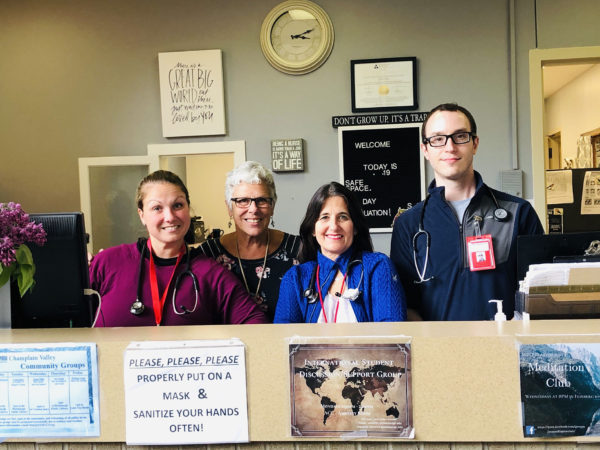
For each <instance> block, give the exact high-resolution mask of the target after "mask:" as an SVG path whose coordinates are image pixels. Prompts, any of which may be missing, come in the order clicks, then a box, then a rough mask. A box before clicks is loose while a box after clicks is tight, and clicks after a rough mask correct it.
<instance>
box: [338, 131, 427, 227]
mask: <svg viewBox="0 0 600 450" xmlns="http://www.w3.org/2000/svg"><path fill="white" fill-rule="evenodd" d="M420 142H421V123H407V124H397V125H374V126H360V127H339V128H338V146H339V158H340V182H341V183H343V184H344V185H345V186H346V187H347V188H348V189H350V190H351V191H353V192H354V193H355V194H356V195H357V197H358V198H359V200H360V204H361V206H362V210H363V213H364V214H365V217H366V218H367V223H368V224H369V228H370V231H371V232H374V233H389V232H391V231H392V226H393V221H394V217H395V216H396V213H398V210H399V209H401V210H403V209H408V208H410V207H412V206H413V205H415V204H416V203H418V202H419V201H421V200H422V199H423V198H424V196H425V162H424V157H423V155H422V153H421V148H420Z"/></svg>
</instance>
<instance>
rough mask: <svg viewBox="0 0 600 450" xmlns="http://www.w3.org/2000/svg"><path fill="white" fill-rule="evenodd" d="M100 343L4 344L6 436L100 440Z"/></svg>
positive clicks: (0, 399) (0, 429)
mask: <svg viewBox="0 0 600 450" xmlns="http://www.w3.org/2000/svg"><path fill="white" fill-rule="evenodd" d="M97 373H98V368H97V355H96V345H95V344H81V343H78V344H15V345H3V346H0V435H1V436H5V437H47V436H52V437H55V436H62V437H79V436H99V434H100V426H99V412H98V375H97Z"/></svg>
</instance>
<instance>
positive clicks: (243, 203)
mask: <svg viewBox="0 0 600 450" xmlns="http://www.w3.org/2000/svg"><path fill="white" fill-rule="evenodd" d="M230 200H231V201H232V202H234V203H235V205H236V206H237V207H238V208H250V205H251V204H252V202H254V203H255V204H256V207H257V208H264V207H266V206H272V205H273V199H272V198H271V197H256V198H250V197H236V198H230Z"/></svg>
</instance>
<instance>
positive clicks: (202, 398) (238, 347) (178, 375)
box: [123, 339, 248, 445]
mask: <svg viewBox="0 0 600 450" xmlns="http://www.w3.org/2000/svg"><path fill="white" fill-rule="evenodd" d="M244 355H245V352H244V344H243V343H242V342H241V341H240V340H239V339H229V340H214V341H160V342H132V343H131V344H129V346H128V347H127V349H126V351H125V356H124V358H125V359H124V365H123V367H124V377H125V407H126V441H127V444H128V445H186V444H217V443H238V442H248V402H247V398H246V362H245V356H244ZM224 430H226V432H224Z"/></svg>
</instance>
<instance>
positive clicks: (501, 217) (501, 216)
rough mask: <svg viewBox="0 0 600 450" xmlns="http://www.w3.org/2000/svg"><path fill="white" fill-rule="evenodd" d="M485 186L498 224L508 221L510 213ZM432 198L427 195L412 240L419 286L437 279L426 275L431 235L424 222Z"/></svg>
mask: <svg viewBox="0 0 600 450" xmlns="http://www.w3.org/2000/svg"><path fill="white" fill-rule="evenodd" d="M484 186H485V187H486V189H487V192H488V194H490V196H491V197H492V200H493V201H494V205H495V206H496V209H494V220H496V221H497V222H504V221H505V220H506V219H508V211H507V210H506V209H504V208H501V207H500V205H499V204H498V200H497V199H496V196H495V195H494V192H493V191H492V189H491V188H490V187H489V186H488V185H487V184H484ZM430 197H431V194H427V197H425V201H424V202H423V208H422V209H421V215H420V217H419V229H418V230H417V232H416V233H415V235H414V236H413V238H412V247H413V261H414V264H415V270H416V271H417V276H418V277H419V279H418V280H414V283H417V284H421V283H424V282H426V281H429V280H433V279H434V278H435V277H434V276H430V277H428V278H425V275H426V273H427V263H428V262H429V247H430V246H431V234H430V233H429V231H427V230H426V229H425V227H424V225H423V222H424V221H425V208H426V207H427V202H429V198H430ZM420 236H425V261H424V263H423V271H422V272H421V271H420V270H419V264H418V263H417V241H418V240H419V237H420Z"/></svg>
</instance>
